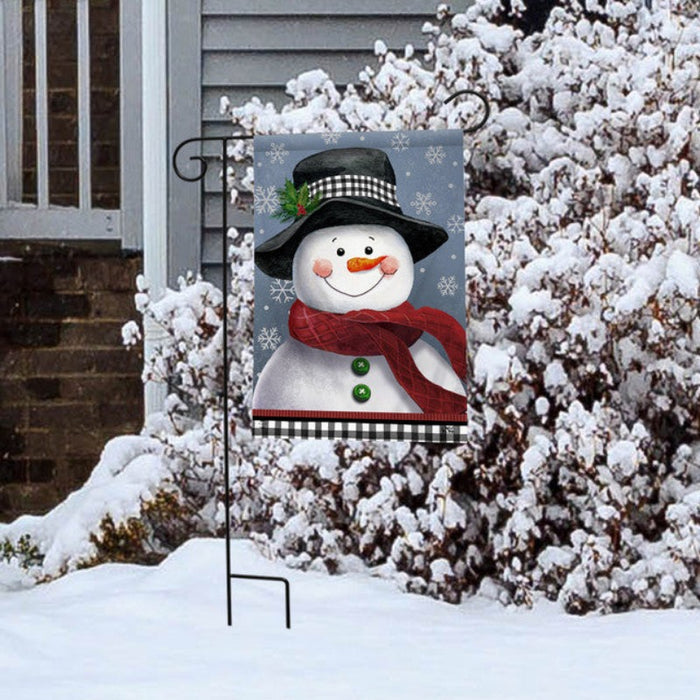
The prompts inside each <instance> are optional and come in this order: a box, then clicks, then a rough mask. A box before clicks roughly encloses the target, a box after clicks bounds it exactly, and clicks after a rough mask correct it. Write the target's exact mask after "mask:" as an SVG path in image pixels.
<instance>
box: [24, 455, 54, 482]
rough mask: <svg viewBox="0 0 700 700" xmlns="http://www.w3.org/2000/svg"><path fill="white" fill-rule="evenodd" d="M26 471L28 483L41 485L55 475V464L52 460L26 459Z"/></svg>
mask: <svg viewBox="0 0 700 700" xmlns="http://www.w3.org/2000/svg"><path fill="white" fill-rule="evenodd" d="M27 471H28V476H29V481H31V482H32V483H33V484H43V483H46V482H47V481H51V480H52V479H53V477H54V474H55V473H56V462H54V461H53V460H52V459H28V460H27Z"/></svg>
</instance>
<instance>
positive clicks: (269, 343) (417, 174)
mask: <svg viewBox="0 0 700 700" xmlns="http://www.w3.org/2000/svg"><path fill="white" fill-rule="evenodd" d="M462 141H463V133H462V132H461V131H459V130H453V129H449V130H443V131H395V132H391V131H389V132H387V131H384V132H339V133H329V134H283V135H279V136H256V137H255V140H254V149H255V192H254V195H255V201H254V206H255V244H256V245H260V244H262V243H263V242H264V241H266V240H268V239H269V238H272V237H273V236H275V235H276V234H277V233H279V232H280V231H281V230H282V229H284V228H286V226H287V225H288V223H283V222H281V221H279V220H278V219H275V218H273V216H272V215H273V214H274V213H275V211H277V208H278V204H279V199H278V194H277V191H278V190H279V189H280V188H282V187H283V186H284V182H285V179H289V180H291V179H292V171H293V169H294V166H295V165H296V164H297V163H298V162H299V161H300V160H302V159H304V158H306V157H307V156H310V155H312V154H314V153H317V152H319V151H325V150H328V149H332V148H379V149H381V150H383V151H384V152H385V153H386V154H387V155H388V156H389V160H390V161H391V164H392V166H393V168H394V172H395V174H396V194H397V197H398V200H399V204H400V206H401V209H402V210H403V212H404V213H405V214H406V215H408V216H414V217H417V218H419V219H424V220H427V221H431V222H433V223H435V224H438V225H440V226H442V227H443V228H444V229H445V231H447V233H448V236H449V238H448V240H447V241H446V242H445V243H444V244H443V245H442V246H440V248H438V249H437V251H435V252H434V253H432V254H431V255H429V256H428V257H427V258H424V259H423V260H421V261H420V262H418V263H416V265H415V283H414V286H413V291H412V293H411V296H410V297H409V299H408V300H409V301H410V302H411V303H412V304H413V305H414V306H415V307H417V308H418V307H421V306H431V307H433V308H437V309H441V310H443V311H445V312H446V313H448V314H450V316H452V317H454V318H455V319H457V320H458V321H460V322H461V323H466V317H465V316H466V311H465V299H464V165H463V160H462V159H463V145H462ZM295 299H296V295H295V294H294V286H293V283H292V282H291V281H289V280H279V279H273V278H271V277H268V276H267V275H266V274H265V273H263V272H261V271H260V270H259V269H258V268H257V267H256V268H255V379H256V381H257V377H258V376H259V374H260V372H261V371H262V369H263V367H264V366H265V363H266V362H267V361H268V360H269V359H270V357H271V356H272V354H273V352H274V351H275V350H276V349H277V348H278V347H279V345H280V344H281V343H282V342H284V341H285V340H287V338H288V337H289V334H288V330H287V318H288V314H289V307H290V306H291V305H292V302H293V301H294V300H295ZM423 338H424V340H426V341H427V342H430V343H432V344H433V345H434V346H435V347H436V348H437V349H438V350H439V351H440V352H441V353H442V354H443V356H444V352H443V350H442V348H441V346H440V344H439V343H437V341H435V340H434V339H433V338H432V336H430V335H428V334H427V333H425V334H423Z"/></svg>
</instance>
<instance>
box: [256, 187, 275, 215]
mask: <svg viewBox="0 0 700 700" xmlns="http://www.w3.org/2000/svg"><path fill="white" fill-rule="evenodd" d="M279 203H280V200H279V197H278V196H277V190H276V189H275V187H274V186H273V185H270V186H269V187H262V186H259V187H256V188H255V212H256V213H257V214H273V213H274V212H275V210H276V209H277V207H278V206H279Z"/></svg>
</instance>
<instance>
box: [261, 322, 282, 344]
mask: <svg viewBox="0 0 700 700" xmlns="http://www.w3.org/2000/svg"><path fill="white" fill-rule="evenodd" d="M281 342H282V336H281V335H280V334H279V331H278V330H277V326H272V327H271V328H267V327H264V328H261V329H260V333H259V334H258V343H259V344H260V347H261V348H262V349H263V350H274V349H275V348H276V347H277V346H278V345H279V344H280V343H281Z"/></svg>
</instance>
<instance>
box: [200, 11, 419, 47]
mask: <svg viewBox="0 0 700 700" xmlns="http://www.w3.org/2000/svg"><path fill="white" fill-rule="evenodd" d="M409 22H410V23H409ZM420 22H421V17H420V16H415V15H413V16H410V15H405V14H404V15H403V16H402V17H401V21H400V22H397V21H396V18H394V17H381V16H365V17H345V18H343V21H342V23H341V22H339V21H338V16H337V15H336V16H335V17H333V16H329V15H324V16H319V17H297V18H295V17H279V16H271V17H260V16H258V17H251V16H249V17H230V16H229V17H209V18H208V19H207V21H206V22H205V24H204V26H203V34H202V47H203V49H204V51H234V52H239V51H256V52H257V51H270V50H275V51H285V52H287V51H355V50H358V49H359V50H364V51H366V50H367V48H368V47H372V45H373V43H374V38H378V37H381V38H382V40H383V41H384V43H385V44H386V45H387V46H388V47H389V48H391V49H403V47H404V46H405V45H406V44H409V43H412V42H414V41H416V32H415V25H416V24H418V26H420ZM421 43H424V41H421Z"/></svg>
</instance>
